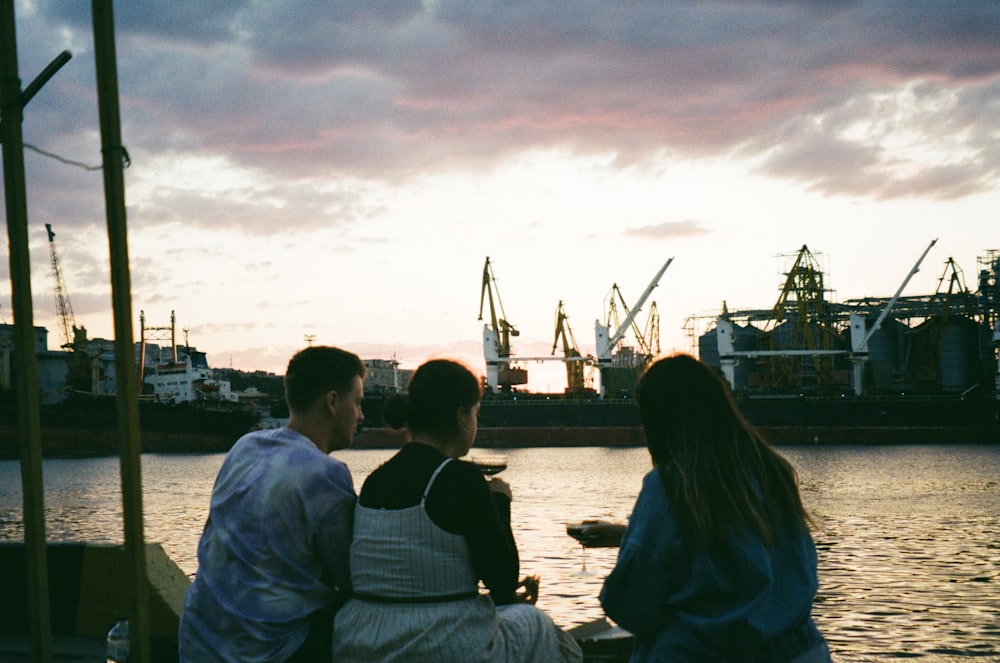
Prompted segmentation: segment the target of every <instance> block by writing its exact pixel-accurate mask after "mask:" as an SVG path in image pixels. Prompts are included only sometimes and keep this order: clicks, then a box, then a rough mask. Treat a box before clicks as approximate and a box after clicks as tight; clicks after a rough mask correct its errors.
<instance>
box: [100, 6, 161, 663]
mask: <svg viewBox="0 0 1000 663" xmlns="http://www.w3.org/2000/svg"><path fill="white" fill-rule="evenodd" d="M91 8H92V12H93V22H94V57H95V65H96V68H97V103H98V110H99V115H100V123H101V155H102V159H103V165H104V198H105V207H106V215H107V225H108V244H109V247H110V253H111V301H112V304H113V307H114V320H115V375H116V380H117V388H116V392H117V402H118V433H119V451H120V454H121V480H122V504H123V510H124V520H125V552H126V556H127V557H128V560H129V564H128V567H129V575H130V578H131V582H130V586H131V591H132V597H131V598H132V601H131V610H130V612H129V640H130V645H131V651H130V655H129V660H130V661H132V660H134V661H136V663H148V661H149V654H150V651H149V588H148V583H147V582H146V549H145V540H144V534H143V515H142V464H141V448H140V442H139V403H138V390H137V388H136V372H135V347H134V343H133V339H132V286H131V281H130V276H129V260H128V232H127V228H126V217H125V178H124V173H123V164H124V162H125V160H126V159H127V158H128V153H127V152H126V151H125V148H124V146H123V145H122V140H121V117H120V115H119V108H118V67H117V60H116V55H115V26H114V15H113V12H112V4H111V0H93V2H92V3H91Z"/></svg>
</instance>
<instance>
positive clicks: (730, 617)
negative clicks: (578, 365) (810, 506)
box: [601, 355, 829, 663]
mask: <svg viewBox="0 0 1000 663" xmlns="http://www.w3.org/2000/svg"><path fill="white" fill-rule="evenodd" d="M636 399H637V402H638V406H639V415H640V418H641V420H642V425H643V429H644V432H645V435H646V445H647V447H648V448H649V453H650V456H651V457H652V461H653V469H652V470H651V471H650V472H649V473H648V474H647V475H646V477H645V479H644V481H643V485H642V490H641V492H640V494H639V497H638V499H637V501H636V505H635V508H634V509H633V511H632V515H631V517H630V519H629V524H628V528H627V529H626V532H625V535H624V536H623V538H622V542H621V549H620V551H619V557H618V562H617V564H616V566H615V568H614V570H613V571H612V572H611V574H610V575H609V576H608V578H607V579H606V580H605V583H604V588H603V589H602V591H601V604H602V606H603V607H604V610H605V612H606V613H607V615H608V616H609V617H611V618H612V619H614V620H615V621H616V622H617V623H618V624H619V625H620V626H621V627H622V628H624V629H626V630H628V631H631V632H632V633H634V634H635V637H636V646H635V650H634V653H633V656H632V661H634V662H635V661H667V660H669V661H732V662H736V661H740V662H742V661H747V662H751V661H753V662H756V661H761V662H763V661H767V662H769V663H778V662H782V661H794V662H795V663H806V662H812V661H817V662H820V661H829V652H828V649H827V646H826V643H825V641H824V640H823V637H822V635H820V633H819V631H818V630H817V628H816V625H815V624H814V622H813V620H812V616H811V610H812V603H813V598H814V597H815V595H816V591H817V587H818V582H817V576H816V549H815V546H814V544H813V540H812V536H811V535H810V533H809V528H810V525H811V520H810V518H809V516H808V514H807V513H806V511H805V509H804V508H803V506H802V500H801V498H800V496H799V490H798V485H797V479H796V475H795V470H794V469H793V468H792V466H791V465H790V464H789V463H788V461H786V460H785V459H784V458H783V457H782V456H781V455H779V454H778V453H777V452H775V451H774V450H773V449H772V448H771V446H770V445H769V444H768V443H767V442H766V441H765V440H764V439H763V438H762V437H761V436H760V434H759V433H758V432H757V431H756V430H755V429H754V428H753V426H751V425H750V424H749V423H748V422H747V421H746V420H745V419H744V418H743V416H742V415H741V414H740V412H739V410H738V409H737V407H736V404H735V402H734V401H733V399H732V396H731V395H730V392H729V387H728V385H727V384H726V383H725V382H724V381H723V379H722V378H721V376H719V375H718V374H716V373H715V372H713V371H712V369H710V368H709V367H708V366H706V365H705V364H703V363H701V362H699V361H698V360H696V359H694V358H693V357H690V356H687V355H676V356H672V357H667V358H665V359H661V360H659V361H657V362H655V363H654V364H653V365H652V366H650V367H649V369H647V370H646V372H645V373H644V374H643V376H642V377H641V378H640V380H639V384H638V386H637V388H636Z"/></svg>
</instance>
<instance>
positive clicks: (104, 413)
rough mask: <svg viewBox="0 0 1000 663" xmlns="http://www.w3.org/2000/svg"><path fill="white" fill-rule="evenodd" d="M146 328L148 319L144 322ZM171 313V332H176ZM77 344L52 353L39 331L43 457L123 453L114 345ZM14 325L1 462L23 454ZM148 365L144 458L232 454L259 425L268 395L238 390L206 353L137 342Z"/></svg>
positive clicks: (2, 357)
mask: <svg viewBox="0 0 1000 663" xmlns="http://www.w3.org/2000/svg"><path fill="white" fill-rule="evenodd" d="M142 322H143V326H144V327H145V324H144V323H145V321H144V318H143V319H142ZM173 322H174V321H173V316H172V315H171V327H170V328H169V329H171V333H172V330H173ZM72 336H73V341H72V343H69V344H64V347H63V349H62V350H57V351H52V350H49V349H48V330H46V329H45V328H44V327H36V328H35V334H34V337H35V348H34V350H35V356H36V360H37V367H38V379H39V401H40V405H39V416H40V424H41V437H42V453H43V455H44V456H46V457H72V456H88V455H110V454H116V453H118V445H119V433H118V411H117V403H116V399H115V387H116V379H115V361H114V352H113V347H114V344H113V342H111V341H108V340H106V339H88V338H87V334H86V330H85V329H84V328H82V327H76V326H73V327H72ZM12 338H13V328H12V325H6V324H4V325H0V458H2V459H12V458H17V457H18V456H19V448H18V444H17V439H18V436H17V396H16V394H15V392H14V390H13V389H12V388H11V386H10V385H11V384H12V382H13V380H12V371H11V368H12V364H13V362H12V361H11V356H12V354H13V353H12V349H13V344H12V343H11V342H10V341H11V339H12ZM136 353H137V357H141V358H142V361H140V362H137V363H138V365H139V366H141V367H142V374H141V375H140V380H141V384H143V389H142V393H141V394H140V395H139V402H138V407H139V430H140V434H141V437H140V440H141V445H142V450H143V451H144V452H150V453H158V452H218V451H226V450H228V449H229V447H231V446H232V444H233V443H234V442H235V441H236V440H237V439H239V437H240V436H241V435H243V434H245V433H246V432H248V431H249V430H251V429H252V428H254V427H255V425H256V424H257V421H258V418H259V414H260V412H259V408H258V407H257V401H258V400H264V397H265V396H266V394H263V393H261V392H258V391H255V390H253V389H246V390H244V391H242V392H235V391H233V390H232V389H231V388H230V386H231V385H230V382H229V381H228V380H224V379H221V378H220V377H218V376H217V375H216V372H215V371H214V370H213V369H212V368H210V367H209V366H208V362H207V359H206V356H205V353H203V352H199V351H198V350H197V349H196V348H193V347H190V346H187V345H184V346H178V345H177V344H176V343H175V342H173V338H172V337H171V343H170V344H169V345H168V346H165V347H161V346H159V345H156V344H151V343H147V342H146V337H145V336H144V337H143V341H142V342H140V343H137V344H136Z"/></svg>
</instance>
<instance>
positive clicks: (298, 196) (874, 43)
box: [26, 0, 1000, 233]
mask: <svg viewBox="0 0 1000 663" xmlns="http://www.w3.org/2000/svg"><path fill="white" fill-rule="evenodd" d="M216 5H218V6H216ZM116 10H117V13H116V29H117V38H118V43H119V47H118V66H119V76H120V88H121V97H122V107H123V119H124V126H123V136H124V140H125V142H126V145H127V147H129V149H130V150H131V152H132V154H133V156H134V157H136V156H137V157H138V158H137V163H136V167H140V166H143V165H145V163H146V162H147V161H148V160H153V161H155V160H156V159H158V158H159V157H161V156H162V155H169V154H176V153H186V154H191V155H195V156H197V157H199V158H201V159H204V160H205V162H204V163H206V164H207V163H209V162H210V161H211V160H213V159H224V160H225V163H226V166H227V167H229V168H233V169H236V170H241V171H246V172H254V173H256V174H257V176H258V177H259V178H260V180H262V181H265V182H267V186H268V187H270V190H268V191H264V190H256V191H254V192H247V194H246V195H244V196H237V198H238V199H237V201H236V208H237V209H238V210H239V211H237V212H236V213H235V215H236V216H238V217H239V218H241V219H243V220H244V221H245V222H244V223H243V224H241V227H242V228H243V230H244V231H245V232H248V233H267V232H268V229H269V228H272V227H274V226H273V224H271V223H269V222H268V221H266V220H265V219H269V218H273V217H272V215H278V216H279V217H280V216H281V214H282V210H283V209H287V210H289V212H288V218H291V217H293V216H294V217H297V218H303V219H307V220H308V219H315V220H314V221H313V223H316V224H321V223H328V222H329V221H330V219H331V218H335V219H343V220H344V221H345V222H348V223H349V222H356V221H359V220H361V219H364V218H365V216H366V214H367V213H368V211H367V210H363V209H357V208H355V207H353V206H352V204H351V202H350V201H348V200H346V199H344V198H342V194H336V193H330V192H329V191H326V192H322V193H320V194H316V195H310V194H309V192H308V191H307V190H306V189H307V188H308V187H309V186H310V185H312V184H314V183H315V182H316V178H317V177H322V178H324V179H326V180H328V181H337V180H342V179H349V180H352V181H361V182H369V183H372V184H375V183H379V184H385V185H387V186H396V185H398V184H399V183H401V182H405V181H412V180H413V179H414V178H419V177H421V176H424V175H425V174H426V173H427V172H428V171H431V170H434V171H447V170H452V171H459V170H464V171H471V172H482V171H484V170H489V169H491V168H493V167H495V166H496V165H497V164H501V163H507V162H508V161H509V160H510V159H512V158H513V157H515V156H517V155H519V154H522V153H524V152H530V151H539V150H541V151H545V150H552V151H561V152H565V153H569V154H573V155H578V156H593V155H604V154H609V153H610V154H613V155H615V162H614V163H615V165H616V166H618V167H621V168H624V167H629V166H634V165H636V164H642V163H645V162H650V161H652V160H655V159H658V158H660V157H662V156H663V155H664V154H671V155H676V156H680V157H687V158H693V159H697V158H703V157H718V156H725V155H729V154H738V155H740V156H742V157H745V158H751V159H755V160H756V161H758V162H759V163H760V166H761V172H764V173H766V174H768V175H770V176H772V177H781V178H787V179H790V180H794V181H803V182H807V183H808V184H809V185H810V186H812V187H813V188H814V189H816V190H819V191H822V192H824V193H826V194H830V195H837V194H839V195H847V196H854V195H870V196H876V197H883V198H888V197H894V196H913V195H921V196H928V197H951V196H959V195H965V194H966V193H972V192H976V191H981V190H983V189H984V188H987V187H990V186H994V185H995V182H996V177H997V172H996V167H995V166H994V164H997V163H1000V161H998V160H997V159H996V155H997V152H1000V137H998V136H997V135H996V133H995V131H993V129H992V127H995V126H997V120H998V119H1000V118H998V117H997V115H998V114H1000V110H998V103H997V99H998V98H1000V42H998V41H997V40H996V35H997V34H1000V5H997V4H996V3H993V2H967V3H961V4H956V5H947V6H942V5H940V3H930V2H882V1H879V0H866V1H860V0H859V1H856V2H745V3H723V2H702V3H684V2H660V1H656V2H653V1H649V2H633V3H627V4H615V3H604V2H581V3H576V4H575V5H574V10H573V11H566V9H565V6H564V5H562V4H561V3H556V2H551V1H549V0H545V1H543V0H535V1H528V2H520V3H508V2H498V1H497V2H492V1H486V0H437V1H433V2H431V1H426V2H419V1H417V0H409V1H407V2H390V1H388V0H383V1H380V2H372V3H364V4H361V5H359V4H357V3H351V2H333V3H306V4H302V3H292V2H288V1H284V2H281V1H277V0H276V1H274V2H268V3H259V2H232V3H222V4H218V3H215V4H213V3H209V4H208V5H206V4H205V3H198V2H193V1H186V2H175V1H170V2H166V1H163V0H161V1H152V0H150V1H149V2H143V3H141V5H140V4H136V3H124V4H122V5H121V6H119V7H116ZM27 20H28V21H29V23H30V25H29V27H28V28H27V29H26V33H27V35H28V39H29V40H31V41H30V43H29V44H28V50H29V51H30V53H31V56H30V57H29V58H27V59H28V60H29V61H30V63H31V64H30V67H31V69H29V71H33V70H35V69H40V65H41V64H42V63H44V62H46V61H47V59H49V58H51V57H52V56H53V55H54V54H55V52H57V49H59V48H60V47H62V46H66V47H73V48H76V49H77V50H76V51H75V52H76V56H75V57H74V60H73V61H72V62H71V63H70V65H67V67H66V68H65V71H61V72H60V73H59V75H58V76H57V77H56V78H54V79H53V81H52V82H51V83H50V86H51V89H46V90H44V91H43V94H40V95H39V98H38V99H37V101H35V102H33V103H32V109H31V111H32V115H31V121H30V123H28V122H26V127H28V130H29V132H30V133H31V139H32V141H33V142H35V143H38V144H39V146H40V147H43V148H46V147H49V146H56V147H61V148H64V149H66V151H67V152H68V154H66V155H65V156H68V157H71V158H78V159H81V160H85V161H86V160H87V157H88V155H94V154H97V153H98V150H99V147H98V145H97V142H98V141H97V136H96V134H95V129H94V128H95V127H96V126H97V123H96V103H95V98H94V93H93V90H92V86H93V83H92V77H93V60H92V52H91V51H90V46H89V42H88V38H89V37H88V35H89V32H90V30H91V24H90V16H89V8H88V7H87V6H85V5H82V4H80V3H64V2H52V1H49V2H40V3H37V5H35V6H34V7H33V11H32V12H31V13H30V14H29V15H28V19H27ZM42 45H44V48H45V49H48V50H51V53H44V54H42V53H39V52H38V50H39V49H40V48H41V47H42ZM46 87H47V88H49V86H46ZM942 100H948V103H947V104H946V106H945V107H939V106H938V105H937V104H939V103H940V102H941V101H942ZM906 103H913V104H914V106H913V108H911V109H910V110H908V111H907V110H906V109H905V108H902V106H901V104H902V105H905V104H906ZM36 106H37V108H36ZM865 122H867V123H869V127H868V132H867V133H863V134H857V133H856V132H855V133H853V134H852V133H851V131H852V130H856V129H857V127H858V125H860V124H863V123H865ZM85 139H86V140H87V141H89V146H85V144H84V140H85ZM917 145H921V146H923V147H924V148H926V149H927V150H928V151H935V152H937V153H938V154H939V155H943V154H947V153H948V152H950V151H953V149H954V148H955V147H956V146H957V147H959V148H961V149H960V153H961V155H962V156H961V158H955V159H948V158H944V157H940V156H939V157H936V158H935V159H926V158H924V159H920V158H915V157H914V156H913V155H912V154H911V153H910V152H912V150H913V148H914V147H915V146H917ZM901 150H902V154H901V153H900V152H901ZM206 167H207V166H206ZM74 177H75V178H76V179H77V180H78V179H79V177H81V176H80V175H75V176H74ZM276 191H277V192H285V193H278V194H277V195H278V197H280V198H282V199H283V200H284V201H285V206H284V207H273V206H272V207H268V205H267V204H265V203H263V200H264V199H265V198H270V197H273V195H274V192H276ZM179 193H183V194H184V195H185V196H187V195H190V194H191V193H192V192H190V191H182V192H179ZM159 199H160V200H161V201H168V200H171V202H176V199H172V197H171V194H170V192H169V191H167V190H164V191H162V192H160V194H159ZM292 201H294V202H292ZM212 202H213V200H212V197H211V196H200V195H197V194H196V195H194V196H192V201H191V202H190V203H189V204H190V206H191V209H189V210H187V211H186V212H187V213H188V216H187V219H188V220H189V222H196V223H207V222H210V221H211V222H216V221H218V220H219V219H218V218H217V217H215V218H213V217H214V215H215V214H216V213H218V211H219V207H218V206H213V205H212ZM49 204H51V205H56V204H57V203H56V202H52V203H49ZM146 204H153V203H152V202H151V201H146ZM203 204H204V205H207V207H206V208H205V209H207V210H208V211H206V212H203V213H201V214H195V213H194V208H195V207H199V208H200V206H201V205H203ZM143 211H144V212H149V213H150V214H151V215H152V216H151V218H154V219H157V220H158V222H166V221H168V220H170V219H171V217H172V216H176V215H171V214H169V213H167V212H166V211H165V210H164V209H162V208H160V207H156V208H155V209H154V208H151V207H147V208H143ZM56 213H58V214H59V215H60V216H61V217H65V216H67V213H66V211H65V210H62V211H58V210H57V211H56ZM258 213H259V215H258ZM222 220H225V219H222ZM308 222H309V221H307V223H308Z"/></svg>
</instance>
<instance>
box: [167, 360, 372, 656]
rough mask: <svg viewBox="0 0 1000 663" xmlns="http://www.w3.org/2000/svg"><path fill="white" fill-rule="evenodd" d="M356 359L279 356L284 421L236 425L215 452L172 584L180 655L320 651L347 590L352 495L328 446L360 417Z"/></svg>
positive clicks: (341, 443)
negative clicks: (188, 552) (194, 527)
mask: <svg viewBox="0 0 1000 663" xmlns="http://www.w3.org/2000/svg"><path fill="white" fill-rule="evenodd" d="M364 377H365V366H364V363H363V362H362V361H361V360H360V359H359V358H358V357H357V355H354V354H352V353H350V352H346V351H344V350H341V349H338V348H334V347H328V346H315V347H309V348H306V349H305V350H302V351H300V352H299V353H297V354H296V355H295V356H294V357H292V359H291V361H289V363H288V369H287V371H286V373H285V400H286V401H287V402H288V409H289V412H290V417H289V419H288V423H287V424H286V425H285V427H284V428H279V429H276V430H264V431H255V432H252V433H249V434H247V435H244V436H243V437H242V438H240V440H239V441H238V442H237V443H236V444H235V445H234V446H233V448H232V449H231V450H230V451H229V453H228V454H227V455H226V459H225V461H223V463H222V467H221V468H220V469H219V474H218V477H217V478H216V480H215V486H214V487H213V489H212V498H211V505H210V509H209V514H208V521H207V522H206V523H205V530H204V532H203V533H202V536H201V541H200V542H199V544H198V573H197V575H196V576H195V579H194V582H193V583H192V584H191V586H190V587H189V588H188V590H187V593H186V594H185V596H184V609H183V612H182V614H181V624H180V631H179V633H178V641H179V643H178V650H179V656H180V661H181V663H205V662H207V661H240V662H241V663H249V662H253V661H269V662H288V661H319V660H327V661H328V660H329V659H330V655H331V642H330V638H331V626H332V621H333V614H334V612H335V610H336V609H337V607H339V605H340V604H341V603H342V602H343V601H344V600H346V594H347V593H348V592H349V591H350V573H349V570H348V554H349V548H350V544H351V534H352V528H353V522H354V505H355V502H356V500H357V497H356V493H355V491H354V482H353V479H352V477H351V473H350V470H348V468H347V466H346V465H344V464H343V463H342V462H340V461H338V460H336V459H335V458H332V457H331V456H329V455H328V454H329V453H330V452H331V451H336V450H337V449H343V448H345V447H347V446H349V445H350V444H351V442H352V440H353V438H354V433H355V430H356V429H357V426H358V424H359V423H360V422H361V421H363V420H364V415H363V414H362V413H361V401H362V398H363V397H364Z"/></svg>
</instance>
